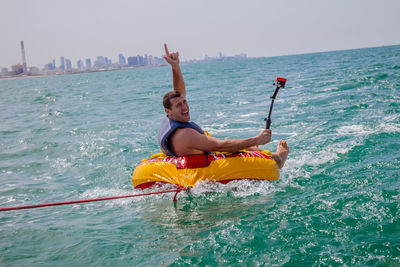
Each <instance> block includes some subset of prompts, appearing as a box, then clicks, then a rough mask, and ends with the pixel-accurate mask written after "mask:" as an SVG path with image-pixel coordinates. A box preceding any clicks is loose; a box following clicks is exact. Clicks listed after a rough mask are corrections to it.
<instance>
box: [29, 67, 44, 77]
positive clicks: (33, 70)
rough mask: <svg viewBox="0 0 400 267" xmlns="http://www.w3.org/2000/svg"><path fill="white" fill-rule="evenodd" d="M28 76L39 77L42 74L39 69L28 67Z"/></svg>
mask: <svg viewBox="0 0 400 267" xmlns="http://www.w3.org/2000/svg"><path fill="white" fill-rule="evenodd" d="M28 72H29V74H33V75H39V74H42V72H41V71H40V69H39V68H38V67H29V71H28Z"/></svg>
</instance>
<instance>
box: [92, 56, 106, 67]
mask: <svg viewBox="0 0 400 267" xmlns="http://www.w3.org/2000/svg"><path fill="white" fill-rule="evenodd" d="M106 60H107V61H106ZM107 63H108V59H107V58H104V57H102V56H98V57H97V58H96V61H95V62H94V67H95V68H97V69H104V68H106V67H107V65H108V64H107Z"/></svg>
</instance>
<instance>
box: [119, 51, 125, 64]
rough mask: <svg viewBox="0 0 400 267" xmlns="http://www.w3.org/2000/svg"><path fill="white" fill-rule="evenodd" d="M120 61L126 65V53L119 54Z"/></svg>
mask: <svg viewBox="0 0 400 267" xmlns="http://www.w3.org/2000/svg"><path fill="white" fill-rule="evenodd" d="M118 62H119V64H120V65H122V66H124V65H126V59H125V57H124V55H122V54H119V55H118Z"/></svg>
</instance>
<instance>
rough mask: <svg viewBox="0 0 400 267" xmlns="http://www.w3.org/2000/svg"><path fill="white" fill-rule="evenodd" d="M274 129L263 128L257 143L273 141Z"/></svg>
mask: <svg viewBox="0 0 400 267" xmlns="http://www.w3.org/2000/svg"><path fill="white" fill-rule="evenodd" d="M271 136H272V131H271V130H270V129H264V130H262V131H261V132H260V133H259V134H258V135H257V136H256V139H257V145H264V144H266V143H269V142H271Z"/></svg>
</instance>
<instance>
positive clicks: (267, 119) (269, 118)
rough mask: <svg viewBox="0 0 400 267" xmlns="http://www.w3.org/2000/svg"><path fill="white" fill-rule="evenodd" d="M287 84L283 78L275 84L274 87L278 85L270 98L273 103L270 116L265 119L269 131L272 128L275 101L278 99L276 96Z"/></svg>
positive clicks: (279, 78)
mask: <svg viewBox="0 0 400 267" xmlns="http://www.w3.org/2000/svg"><path fill="white" fill-rule="evenodd" d="M285 83H286V79H285V78H281V77H276V80H275V83H274V85H276V89H275V92H274V94H273V95H272V96H270V98H271V99H272V101H271V106H270V108H269V114H268V118H265V119H264V120H265V121H266V122H267V125H266V126H265V129H269V127H270V126H271V122H272V121H271V113H272V108H273V106H274V101H275V98H276V95H277V94H278V91H279V88H285Z"/></svg>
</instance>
